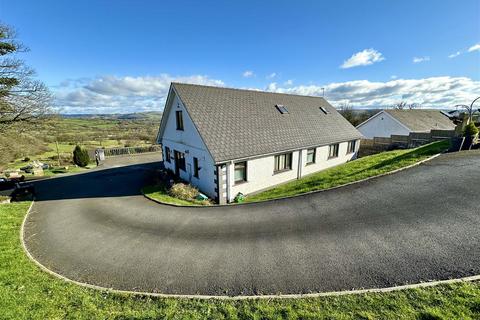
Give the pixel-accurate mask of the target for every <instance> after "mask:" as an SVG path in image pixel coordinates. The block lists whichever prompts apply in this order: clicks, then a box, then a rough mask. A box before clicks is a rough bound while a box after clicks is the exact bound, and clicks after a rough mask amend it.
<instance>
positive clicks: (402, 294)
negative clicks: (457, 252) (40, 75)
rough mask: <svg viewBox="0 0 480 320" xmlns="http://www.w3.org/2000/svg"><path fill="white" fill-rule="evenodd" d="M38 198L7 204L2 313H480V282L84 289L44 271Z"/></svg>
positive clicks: (1, 229) (0, 210)
mask: <svg viewBox="0 0 480 320" xmlns="http://www.w3.org/2000/svg"><path fill="white" fill-rule="evenodd" d="M29 205H30V202H21V203H12V204H2V205H0V252H1V254H0V318H1V319H42V320H43V319H479V317H480V282H471V283H457V284H449V285H438V286H434V287H428V288H422V289H409V290H402V291H396V292H388V293H367V294H358V295H345V296H336V297H335V296H331V297H321V298H302V299H268V300H246V301H231V300H228V301H220V300H198V299H191V300H189V299H174V298H157V297H141V296H133V295H128V294H116V293H111V292H106V291H98V290H93V289H88V288H84V287H80V286H77V285H74V284H71V283H67V282H64V281H62V280H59V279H56V278H55V277H53V276H51V275H49V274H47V273H45V272H43V271H41V270H40V269H39V268H38V267H37V266H35V265H34V264H33V263H32V262H31V261H30V260H29V259H28V258H27V257H26V255H25V254H24V252H23V250H22V247H21V244H20V239H19V232H20V227H21V223H22V220H23V218H24V216H25V212H26V211H27V209H28V207H29Z"/></svg>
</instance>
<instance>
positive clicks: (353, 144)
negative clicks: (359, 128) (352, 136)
mask: <svg viewBox="0 0 480 320" xmlns="http://www.w3.org/2000/svg"><path fill="white" fill-rule="evenodd" d="M356 146H357V140H352V141H348V147H347V153H354V152H355V149H356V148H355V147H356Z"/></svg>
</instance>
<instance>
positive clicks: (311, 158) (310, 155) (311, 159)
mask: <svg viewBox="0 0 480 320" xmlns="http://www.w3.org/2000/svg"><path fill="white" fill-rule="evenodd" d="M315 151H316V150H315V148H312V149H307V164H312V163H315Z"/></svg>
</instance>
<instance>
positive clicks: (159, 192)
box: [142, 185, 206, 206]
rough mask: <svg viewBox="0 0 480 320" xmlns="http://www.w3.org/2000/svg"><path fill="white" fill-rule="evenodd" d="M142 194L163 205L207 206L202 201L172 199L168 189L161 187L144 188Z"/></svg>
mask: <svg viewBox="0 0 480 320" xmlns="http://www.w3.org/2000/svg"><path fill="white" fill-rule="evenodd" d="M142 192H143V194H144V195H145V196H146V197H147V198H150V199H153V200H157V201H159V202H162V203H168V204H176V205H182V206H198V205H206V203H205V202H202V201H188V200H183V199H178V198H175V197H172V196H170V195H169V194H168V193H167V189H166V188H165V187H164V186H161V185H159V186H147V187H144V188H142Z"/></svg>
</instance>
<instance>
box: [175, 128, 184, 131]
mask: <svg viewBox="0 0 480 320" xmlns="http://www.w3.org/2000/svg"><path fill="white" fill-rule="evenodd" d="M177 131H185V130H183V129H178V128H177Z"/></svg>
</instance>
